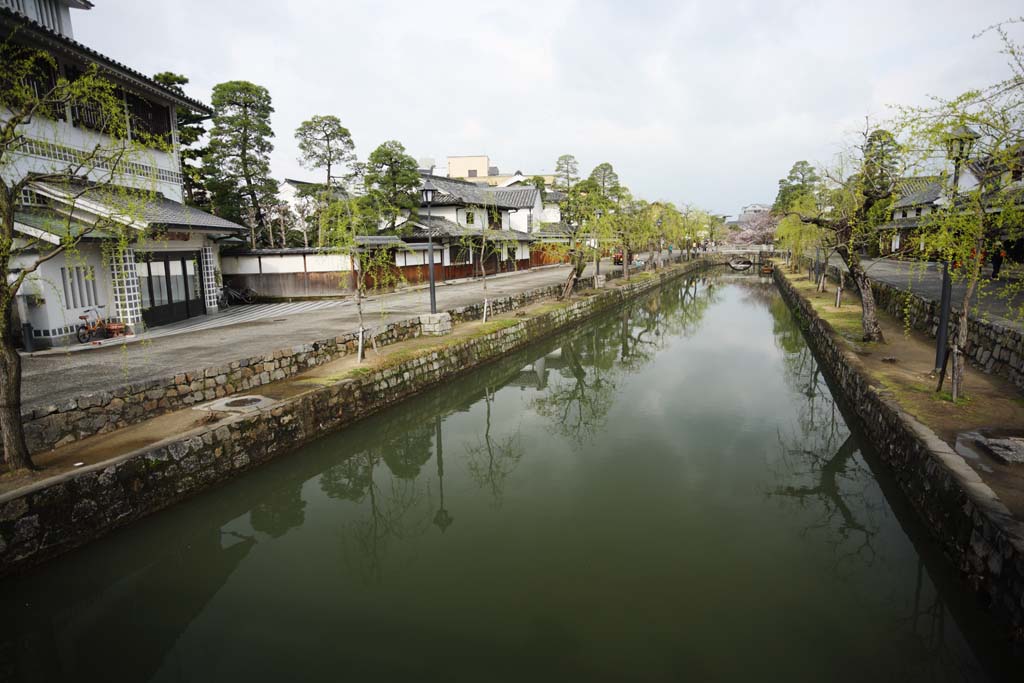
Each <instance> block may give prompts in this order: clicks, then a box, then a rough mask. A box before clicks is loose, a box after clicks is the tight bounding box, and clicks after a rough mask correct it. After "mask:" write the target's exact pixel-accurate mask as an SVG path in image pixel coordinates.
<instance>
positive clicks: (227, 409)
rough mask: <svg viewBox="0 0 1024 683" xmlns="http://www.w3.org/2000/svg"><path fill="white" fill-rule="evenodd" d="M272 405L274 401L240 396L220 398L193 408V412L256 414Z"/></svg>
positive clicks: (258, 397)
mask: <svg viewBox="0 0 1024 683" xmlns="http://www.w3.org/2000/svg"><path fill="white" fill-rule="evenodd" d="M272 405H274V400H273V399H270V398H267V397H266V396H257V395H255V394H250V395H249V396H239V397H238V398H218V399H217V400H216V401H210V402H209V403H204V404H202V405H198V406H192V408H193V410H207V411H210V412H222V413H254V412H256V411H258V410H263V409H264V408H266V407H267V406H272Z"/></svg>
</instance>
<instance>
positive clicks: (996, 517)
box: [774, 268, 1024, 640]
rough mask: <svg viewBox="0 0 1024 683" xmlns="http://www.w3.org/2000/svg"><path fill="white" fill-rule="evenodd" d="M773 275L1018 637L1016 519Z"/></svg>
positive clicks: (1023, 578)
mask: <svg viewBox="0 0 1024 683" xmlns="http://www.w3.org/2000/svg"><path fill="white" fill-rule="evenodd" d="M774 278H775V282H776V284H777V285H778V287H779V291H780V292H781V293H782V297H783V299H784V300H785V301H786V303H787V305H788V306H789V307H790V308H791V309H792V310H793V311H794V312H795V313H796V314H797V316H798V318H799V319H800V322H801V327H802V329H803V330H804V333H805V335H806V337H807V341H808V344H809V345H810V346H811V349H812V350H813V351H814V353H815V355H816V356H817V357H818V360H819V362H820V363H821V365H822V367H823V369H824V371H825V373H826V375H827V376H828V378H829V379H830V380H831V382H832V384H833V385H834V386H835V387H837V388H838V390H839V391H840V392H841V393H842V398H843V400H844V402H845V403H846V404H847V405H849V406H850V407H851V408H852V409H853V411H854V412H855V413H856V415H857V418H858V419H859V421H860V422H861V426H862V427H863V429H864V431H865V433H866V434H867V435H868V438H870V439H871V442H872V444H873V445H874V446H875V448H876V450H877V451H878V453H879V456H880V457H881V458H882V460H883V461H884V462H885V463H886V465H887V466H888V467H889V468H890V470H891V471H892V472H893V474H894V475H895V477H896V480H897V482H898V484H899V486H900V489H902V491H903V492H904V494H906V496H907V497H908V498H909V500H910V502H911V504H912V505H913V507H914V509H915V510H916V511H917V514H918V516H919V518H920V519H921V520H922V521H923V522H924V524H925V526H926V527H927V528H928V530H929V532H930V533H931V535H932V536H933V537H934V538H935V539H937V540H938V541H939V543H940V545H941V547H942V548H943V551H944V552H945V554H946V556H947V557H948V558H950V560H952V561H953V563H954V565H955V566H956V567H957V569H958V570H959V572H960V574H961V577H962V578H963V579H964V580H965V581H966V582H967V583H968V585H969V587H970V588H971V589H972V590H974V591H975V592H976V593H977V594H979V595H980V596H982V597H983V598H984V600H985V601H986V603H987V605H988V606H989V608H990V610H991V611H992V613H993V614H994V615H995V616H996V618H997V619H998V620H999V621H1000V622H1002V623H1004V624H1006V625H1008V626H1009V627H1010V629H1011V630H1012V637H1014V638H1015V639H1017V640H1020V639H1024V524H1022V523H1021V522H1019V521H1018V520H1016V519H1015V518H1014V517H1013V515H1012V514H1011V513H1010V511H1009V510H1008V509H1007V508H1006V506H1005V505H1003V503H1002V502H1001V501H1000V500H999V497H998V496H997V495H996V494H995V492H994V491H992V489H991V488H989V487H988V485H986V484H985V483H984V482H983V481H982V479H981V477H980V476H979V475H978V474H977V472H975V471H974V470H973V469H971V467H970V466H969V465H968V464H967V463H966V462H965V461H964V459H963V457H961V456H960V455H958V454H957V453H956V452H955V451H953V449H952V448H951V447H950V446H949V445H948V444H947V443H946V442H945V441H943V440H942V439H940V438H939V437H938V435H936V434H935V432H933V431H932V430H931V429H929V428H928V427H926V426H925V425H923V424H921V423H920V422H918V421H917V420H916V419H915V418H914V417H913V416H912V415H910V414H908V413H906V412H904V411H903V410H902V409H901V408H900V406H899V404H898V403H897V402H896V401H895V400H894V399H893V398H892V397H891V396H889V395H888V394H887V392H885V391H884V390H881V389H879V388H878V387H876V386H875V385H874V384H873V383H872V381H871V379H870V377H869V376H868V374H867V373H866V371H865V370H864V369H863V367H862V366H861V365H860V363H859V362H858V361H857V359H856V357H855V356H854V354H853V353H852V352H851V351H849V350H848V349H847V347H846V346H845V344H844V343H843V342H842V341H841V340H840V339H839V337H838V335H837V334H836V333H835V331H834V330H833V329H832V326H831V325H830V324H829V323H828V322H827V321H825V320H823V319H822V318H821V317H820V316H819V315H818V313H817V312H816V311H815V310H814V307H813V305H812V304H811V302H810V301H808V300H807V299H805V298H804V297H803V296H801V295H800V293H799V292H798V291H797V290H796V289H795V288H794V287H793V286H792V285H791V284H790V282H789V280H788V279H787V277H786V276H785V274H783V273H782V272H781V269H780V268H776V269H775V274H774Z"/></svg>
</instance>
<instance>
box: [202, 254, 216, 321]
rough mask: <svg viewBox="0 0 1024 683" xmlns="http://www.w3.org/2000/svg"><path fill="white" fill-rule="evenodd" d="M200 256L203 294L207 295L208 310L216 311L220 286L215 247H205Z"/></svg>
mask: <svg viewBox="0 0 1024 683" xmlns="http://www.w3.org/2000/svg"><path fill="white" fill-rule="evenodd" d="M199 256H200V261H201V262H202V263H201V267H202V276H203V294H204V295H205V297H206V310H207V311H216V310H217V295H218V294H220V288H219V287H218V286H217V277H216V274H215V273H214V270H215V265H216V264H215V263H214V260H213V247H203V250H202V251H201V252H200V254H199Z"/></svg>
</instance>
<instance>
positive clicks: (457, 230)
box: [408, 216, 534, 242]
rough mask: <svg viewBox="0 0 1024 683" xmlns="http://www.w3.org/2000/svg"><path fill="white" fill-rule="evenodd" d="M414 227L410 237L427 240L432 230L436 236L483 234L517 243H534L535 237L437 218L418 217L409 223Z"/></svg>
mask: <svg viewBox="0 0 1024 683" xmlns="http://www.w3.org/2000/svg"><path fill="white" fill-rule="evenodd" d="M408 223H409V224H410V225H411V226H412V228H413V230H412V232H411V233H410V234H409V235H408V236H409V237H416V238H425V237H426V236H427V235H426V231H427V230H428V229H429V230H432V231H433V233H434V235H437V236H441V237H479V236H480V235H481V234H483V235H486V237H487V239H489V240H509V241H517V242H532V241H533V240H534V237H533V236H532V235H530V234H528V233H525V232H519V231H518V230H491V229H486V230H481V229H480V228H470V227H467V226H465V225H459V224H458V223H455V222H453V221H450V220H448V219H447V218H439V217H437V216H431V217H430V219H429V220H428V219H427V217H426V216H418V217H416V218H412V219H410V220H409V221H408Z"/></svg>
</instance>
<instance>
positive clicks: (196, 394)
mask: <svg viewBox="0 0 1024 683" xmlns="http://www.w3.org/2000/svg"><path fill="white" fill-rule="evenodd" d="M674 260H676V261H678V260H679V257H678V255H676V257H675V259H674ZM592 285H593V278H582V279H581V280H580V281H579V285H578V286H579V287H580V288H587V287H591V286H592ZM561 291H562V286H561V285H560V284H559V285H551V286H548V287H538V288H535V289H531V290H528V291H525V292H520V293H518V294H513V295H511V296H506V297H498V298H495V299H491V300H489V301H488V315H497V314H500V313H506V312H508V311H512V310H516V309H518V308H522V307H524V306H527V305H529V304H531V303H534V302H536V301H539V300H541V299H547V298H551V297H554V296H558V295H559V294H561ZM447 312H448V313H449V314H450V315H451V319H452V321H454V322H464V321H468V320H479V319H480V318H481V317H482V316H483V303H482V302H481V303H478V304H472V305H469V306H462V307H459V308H454V309H451V310H449V311H447ZM372 331H373V333H374V338H375V340H376V343H377V345H378V346H387V345H388V344H394V343H396V342H401V341H405V340H407V339H412V338H414V337H418V336H420V334H422V329H421V326H420V320H419V318H410V319H407V320H400V321H398V322H394V323H391V324H389V325H384V326H382V327H378V328H374V329H373V330H372ZM357 346H358V336H357V334H356V333H355V332H352V333H349V334H344V335H341V336H337V337H328V338H325V339H321V340H319V341H315V342H312V343H309V344H301V345H299V346H293V347H291V348H287V349H278V350H276V351H271V352H268V353H266V354H262V355H258V356H252V357H249V358H240V359H238V360H235V361H232V362H231V363H227V364H225V365H221V366H215V367H206V368H198V369H195V370H191V371H188V372H180V373H177V374H175V375H172V376H167V377H161V378H157V379H153V380H150V381H148V382H144V383H136V384H125V385H122V386H119V387H112V388H111V389H110V390H109V391H100V392H92V393H88V394H82V395H80V396H73V397H70V398H68V399H66V400H65V401H63V402H61V403H52V404H47V405H39V406H31V407H27V408H25V409H24V410H23V411H22V415H21V420H22V424H23V425H24V427H25V439H26V441H27V443H28V448H29V451H30V452H32V453H39V452H42V451H46V450H49V449H51V448H56V447H58V446H63V445H65V444H68V443H71V442H73V441H78V440H79V439H84V438H86V437H88V436H92V435H94V434H105V433H107V432H112V431H114V430H115V429H121V428H123V427H127V426H129V425H132V424H136V423H138V422H142V421H143V420H148V419H150V418H152V417H156V416H157V415H161V414H163V413H166V412H170V411H174V410H180V409H182V408H187V407H189V406H191V405H194V404H196V403H202V402H204V401H212V400H214V399H217V398H223V397H225V396H230V395H231V394H234V393H237V392H241V391H252V390H253V389H256V388H257V387H259V386H261V385H264V384H268V383H270V382H276V381H278V380H281V379H285V378H287V377H291V376H292V375H295V374H297V373H299V372H303V371H305V370H309V369H310V368H313V367H316V366H318V365H322V364H324V363H329V362H331V361H333V360H337V359H338V358H342V357H344V356H347V355H348V354H351V353H355V352H356V348H357ZM86 353H88V352H86Z"/></svg>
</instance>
